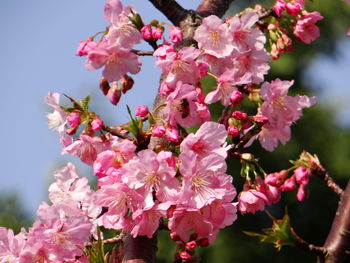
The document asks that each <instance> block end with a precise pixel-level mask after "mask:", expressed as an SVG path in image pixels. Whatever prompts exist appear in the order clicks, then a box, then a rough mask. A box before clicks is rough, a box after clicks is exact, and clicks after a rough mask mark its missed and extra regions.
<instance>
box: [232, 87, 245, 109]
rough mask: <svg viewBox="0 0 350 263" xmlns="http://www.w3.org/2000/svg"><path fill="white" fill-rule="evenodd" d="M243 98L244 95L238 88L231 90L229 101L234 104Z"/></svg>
mask: <svg viewBox="0 0 350 263" xmlns="http://www.w3.org/2000/svg"><path fill="white" fill-rule="evenodd" d="M243 98H244V96H243V94H242V92H240V91H238V90H235V91H233V92H232V94H231V96H230V100H231V103H232V104H233V105H234V106H235V105H237V104H239V103H240V102H241V101H242V100H243Z"/></svg>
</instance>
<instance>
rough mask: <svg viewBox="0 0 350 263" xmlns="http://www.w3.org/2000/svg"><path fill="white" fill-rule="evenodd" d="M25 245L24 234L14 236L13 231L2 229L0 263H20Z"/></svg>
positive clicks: (0, 231)
mask: <svg viewBox="0 0 350 263" xmlns="http://www.w3.org/2000/svg"><path fill="white" fill-rule="evenodd" d="M25 244H26V241H25V236H24V235H23V234H22V233H19V234H17V235H14V234H13V231H12V229H6V228H4V227H0V262H4V263H5V262H11V263H19V262H20V261H19V260H20V255H21V253H22V251H23V249H24V247H25Z"/></svg>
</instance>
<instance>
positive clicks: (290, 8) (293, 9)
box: [286, 2, 301, 16]
mask: <svg viewBox="0 0 350 263" xmlns="http://www.w3.org/2000/svg"><path fill="white" fill-rule="evenodd" d="M300 9H301V6H300V5H299V4H298V3H296V2H293V3H292V2H289V3H287V4H286V11H287V13H288V14H290V15H291V16H297V15H298V14H299V11H300Z"/></svg>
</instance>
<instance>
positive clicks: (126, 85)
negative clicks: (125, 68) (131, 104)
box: [120, 74, 134, 93]
mask: <svg viewBox="0 0 350 263" xmlns="http://www.w3.org/2000/svg"><path fill="white" fill-rule="evenodd" d="M133 86H134V80H133V78H132V77H130V76H128V75H126V74H125V75H124V76H123V77H122V78H121V79H120V89H121V90H122V92H123V93H126V92H127V91H128V90H131V89H132V87H133Z"/></svg>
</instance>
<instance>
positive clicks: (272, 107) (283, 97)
mask: <svg viewBox="0 0 350 263" xmlns="http://www.w3.org/2000/svg"><path fill="white" fill-rule="evenodd" d="M293 83H294V81H282V80H280V79H275V80H273V81H271V84H270V83H268V82H265V83H264V84H263V85H262V87H261V90H260V93H261V96H262V98H263V99H264V100H265V102H264V103H263V105H262V106H261V113H262V114H263V115H265V116H266V117H268V119H269V123H270V125H273V126H275V127H283V126H285V125H291V124H292V123H293V122H294V121H296V120H298V119H299V118H300V117H301V114H302V109H303V108H306V107H310V106H312V105H313V104H315V103H316V98H315V97H312V98H309V97H307V96H299V95H297V96H295V97H291V96H288V95H287V94H288V90H289V88H290V87H291V86H292V85H293Z"/></svg>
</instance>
